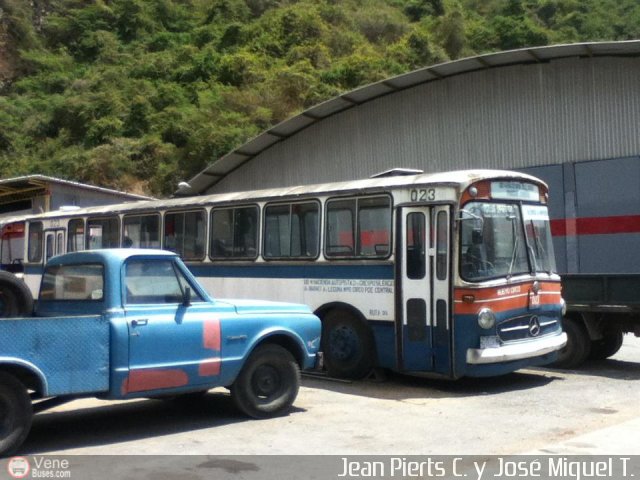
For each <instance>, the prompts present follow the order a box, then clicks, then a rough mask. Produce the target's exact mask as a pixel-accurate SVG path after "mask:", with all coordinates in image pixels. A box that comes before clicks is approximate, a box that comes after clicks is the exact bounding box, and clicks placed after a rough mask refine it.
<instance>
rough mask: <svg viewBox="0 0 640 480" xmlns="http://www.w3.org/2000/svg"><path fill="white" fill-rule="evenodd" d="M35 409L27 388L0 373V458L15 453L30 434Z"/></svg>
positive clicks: (5, 374)
mask: <svg viewBox="0 0 640 480" xmlns="http://www.w3.org/2000/svg"><path fill="white" fill-rule="evenodd" d="M32 419H33V408H32V405H31V398H30V397H29V394H28V392H27V389H26V388H25V386H24V385H23V384H22V383H21V382H19V381H18V380H17V379H16V378H15V377H14V376H13V375H9V374H8V373H4V372H0V456H5V455H9V454H11V453H13V452H14V451H15V450H16V449H17V448H18V447H19V446H20V445H22V442H24V440H25V438H27V435H28V434H29V430H30V429H31V420H32Z"/></svg>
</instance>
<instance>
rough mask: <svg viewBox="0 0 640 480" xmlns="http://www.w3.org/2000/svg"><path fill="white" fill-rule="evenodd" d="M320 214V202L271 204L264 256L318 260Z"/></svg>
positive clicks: (265, 222) (266, 218)
mask: <svg viewBox="0 0 640 480" xmlns="http://www.w3.org/2000/svg"><path fill="white" fill-rule="evenodd" d="M318 211H319V206H318V203H316V202H307V203H294V204H286V205H268V206H267V207H266V208H265V210H264V212H265V213H264V224H265V226H264V240H263V241H264V246H263V250H264V257H265V258H283V257H286V258H315V257H317V256H318V241H319V238H318V237H319V233H320V231H319V225H318V221H319V219H320V217H319V215H318Z"/></svg>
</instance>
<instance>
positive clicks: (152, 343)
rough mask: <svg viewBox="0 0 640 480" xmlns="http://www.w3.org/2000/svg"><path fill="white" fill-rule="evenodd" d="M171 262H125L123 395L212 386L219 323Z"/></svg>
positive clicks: (217, 360)
mask: <svg viewBox="0 0 640 480" xmlns="http://www.w3.org/2000/svg"><path fill="white" fill-rule="evenodd" d="M187 287H189V283H188V281H187V280H186V278H185V277H184V275H183V274H182V272H181V271H180V269H179V268H178V267H177V265H175V264H174V262H173V261H172V260H171V259H151V260H150V259H148V258H145V259H144V260H141V259H136V258H135V257H134V258H132V259H131V260H129V261H128V262H127V264H126V267H125V271H124V281H123V289H124V292H123V298H124V303H125V315H126V319H127V324H128V329H129V375H128V378H127V380H126V381H125V385H124V386H123V390H124V391H123V393H124V394H128V393H136V392H148V391H154V390H162V389H173V388H185V389H187V388H188V387H190V386H195V385H203V384H210V385H215V383H216V379H217V377H218V376H219V375H220V322H219V320H218V319H217V318H215V315H213V314H212V311H211V305H210V304H209V303H206V302H205V303H203V300H202V299H201V298H200V297H199V296H198V294H197V292H195V291H194V290H193V289H191V292H193V293H192V297H191V300H192V303H191V304H190V305H185V304H184V291H185V288H187Z"/></svg>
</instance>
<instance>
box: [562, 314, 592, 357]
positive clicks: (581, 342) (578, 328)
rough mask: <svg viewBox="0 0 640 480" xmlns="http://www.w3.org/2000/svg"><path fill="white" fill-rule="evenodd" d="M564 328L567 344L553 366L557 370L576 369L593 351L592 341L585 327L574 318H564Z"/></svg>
mask: <svg viewBox="0 0 640 480" xmlns="http://www.w3.org/2000/svg"><path fill="white" fill-rule="evenodd" d="M562 327H563V330H564V331H565V333H566V334H567V344H566V345H565V346H564V347H563V348H562V350H560V352H559V353H558V360H556V361H555V363H554V364H553V366H554V367H557V368H576V367H579V366H580V365H582V364H583V363H584V361H585V360H586V359H587V357H588V356H589V353H590V351H591V340H590V339H589V333H588V332H587V329H586V328H585V326H584V325H582V323H581V322H580V321H578V320H575V319H573V318H566V317H565V318H563V319H562Z"/></svg>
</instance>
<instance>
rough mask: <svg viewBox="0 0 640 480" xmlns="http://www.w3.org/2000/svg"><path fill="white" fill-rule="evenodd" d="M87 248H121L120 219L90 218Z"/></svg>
mask: <svg viewBox="0 0 640 480" xmlns="http://www.w3.org/2000/svg"><path fill="white" fill-rule="evenodd" d="M87 230H88V232H87V248H88V249H89V250H95V249H98V248H118V247H119V246H120V219H119V218H118V217H101V218H90V219H89V220H87Z"/></svg>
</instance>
